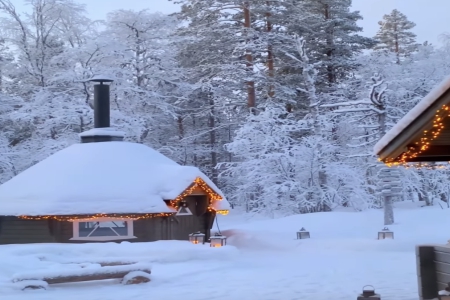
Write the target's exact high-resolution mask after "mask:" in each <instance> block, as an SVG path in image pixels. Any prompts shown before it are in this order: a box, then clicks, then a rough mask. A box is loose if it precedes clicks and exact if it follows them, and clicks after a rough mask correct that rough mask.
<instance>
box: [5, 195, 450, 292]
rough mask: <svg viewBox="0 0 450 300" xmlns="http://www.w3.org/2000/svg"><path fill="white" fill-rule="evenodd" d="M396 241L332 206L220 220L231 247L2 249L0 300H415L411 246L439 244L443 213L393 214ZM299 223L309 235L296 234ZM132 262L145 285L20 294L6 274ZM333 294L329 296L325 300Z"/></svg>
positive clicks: (377, 220)
mask: <svg viewBox="0 0 450 300" xmlns="http://www.w3.org/2000/svg"><path fill="white" fill-rule="evenodd" d="M395 214H396V222H397V224H396V225H393V226H390V229H392V230H393V231H394V232H395V240H384V241H378V240H376V233H377V231H378V230H380V229H381V228H382V227H383V226H382V219H383V217H382V212H381V211H368V212H362V213H356V212H332V213H317V214H308V215H299V216H292V217H287V218H282V219H276V220H261V219H259V220H246V219H245V218H244V217H243V216H242V215H240V214H236V213H235V214H233V213H231V214H230V215H229V216H226V217H224V216H220V217H219V218H220V219H219V225H220V229H221V230H222V231H223V232H226V233H228V234H230V233H231V232H232V233H233V234H234V235H233V236H232V237H230V238H229V244H230V245H229V246H227V247H223V248H209V247H208V246H204V245H191V244H189V243H188V242H181V241H161V242H155V243H139V244H132V243H122V244H113V243H108V244H80V245H52V244H40V245H36V244H35V245H21V246H18V245H6V246H0V299H8V300H14V299H18V300H19V299H20V300H25V299H33V300H40V299H42V300H44V299H45V300H47V299H64V300H70V299H77V300H78V299H91V300H115V299H117V300H123V299H145V298H147V297H151V299H164V300H172V299H174V300H175V299H177V300H179V299H186V300H202V299H245V298H247V299H255V300H256V299H258V300H271V299H274V300H281V299H282V300H290V299H292V300H293V299H302V300H308V299H311V300H326V299H331V298H332V299H339V300H348V299H356V297H357V294H358V293H359V292H360V291H361V288H362V287H363V286H364V285H366V284H371V285H373V286H374V287H375V288H376V290H377V291H378V292H379V293H380V294H381V296H382V298H383V300H389V299H392V300H394V299H395V300H417V299H418V296H417V279H416V266H415V263H416V261H415V253H414V246H415V245H416V244H426V243H439V244H445V243H446V242H447V240H448V239H449V238H450V232H449V231H448V230H446V228H450V218H449V215H450V209H447V208H444V209H441V208H440V207H432V208H418V207H417V204H415V203H409V204H406V205H405V204H403V205H401V206H400V207H397V208H396V210H395ZM300 227H305V228H306V229H308V230H309V231H310V232H311V237H312V238H311V239H309V240H301V241H298V240H295V239H294V238H295V232H296V231H297V230H298V229H300ZM99 259H101V260H105V259H109V260H112V261H117V260H133V261H134V260H136V261H139V262H149V263H151V265H152V273H153V274H152V281H151V282H150V283H147V284H141V285H130V286H124V285H120V284H118V282H117V281H116V280H110V281H106V282H105V281H101V282H91V283H77V284H59V285H51V286H50V288H49V289H48V290H30V291H20V290H18V289H17V287H15V286H14V285H13V284H12V283H11V279H12V278H13V276H15V275H17V274H19V273H21V272H26V271H30V270H44V269H54V268H65V269H67V268H77V266H76V265H74V264H69V263H77V262H89V261H95V260H97V261H98V260H99ZM330 296H331V298H330Z"/></svg>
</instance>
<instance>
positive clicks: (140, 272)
mask: <svg viewBox="0 0 450 300" xmlns="http://www.w3.org/2000/svg"><path fill="white" fill-rule="evenodd" d="M150 274H151V267H150V265H149V264H144V263H136V264H127V265H114V266H105V267H97V268H80V269H70V270H64V269H62V270H61V269H54V270H41V271H34V272H24V273H20V274H16V275H14V276H13V279H12V280H13V282H14V283H15V284H17V285H18V286H19V287H20V288H21V289H28V288H31V289H41V288H44V289H46V288H47V286H48V284H56V283H72V282H82V281H92V280H105V279H122V283H123V284H137V283H144V282H149V281H150Z"/></svg>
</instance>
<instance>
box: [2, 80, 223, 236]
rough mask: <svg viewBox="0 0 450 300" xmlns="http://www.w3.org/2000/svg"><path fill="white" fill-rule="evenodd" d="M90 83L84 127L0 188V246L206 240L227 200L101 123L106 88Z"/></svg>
mask: <svg viewBox="0 0 450 300" xmlns="http://www.w3.org/2000/svg"><path fill="white" fill-rule="evenodd" d="M95 81H97V82H100V84H97V85H95V86H94V106H95V109H94V112H95V113H94V122H95V127H96V128H94V129H92V130H89V131H87V132H83V133H81V134H80V137H81V143H80V144H75V145H72V146H70V147H68V148H66V149H63V150H61V151H59V152H57V153H55V154H53V155H51V156H50V157H48V158H47V159H45V160H43V161H41V162H39V163H38V164H36V165H34V166H32V167H31V168H29V169H27V170H25V171H23V172H22V173H20V174H18V175H17V176H15V177H14V178H12V179H11V180H9V181H7V182H6V183H4V184H3V185H1V186H0V244H13V243H49V242H58V243H67V242H75V243H77V242H102V241H130V242H147V241H156V240H170V239H176V240H185V239H188V235H189V234H190V233H192V232H196V231H201V232H203V233H205V234H206V236H207V237H208V236H209V235H210V230H211V228H212V226H213V223H214V219H215V217H216V214H217V213H219V214H227V213H228V210H229V208H230V207H229V203H228V202H227V200H226V199H225V197H224V195H223V194H222V192H221V191H220V190H219V189H218V188H217V186H216V185H215V184H214V183H213V182H212V181H211V180H210V179H209V178H208V177H207V176H206V175H205V174H203V173H202V172H201V171H200V170H199V169H197V168H195V167H189V166H181V165H179V164H177V163H176V162H174V161H173V160H171V159H169V158H167V157H166V156H164V155H162V154H161V153H159V152H157V151H155V150H153V149H151V148H150V147H147V146H145V145H142V144H137V143H130V142H125V141H123V137H124V134H123V133H122V132H119V131H117V130H114V129H113V128H110V125H109V122H110V121H109V86H108V85H106V84H103V83H104V82H108V81H107V80H102V79H97V80H95Z"/></svg>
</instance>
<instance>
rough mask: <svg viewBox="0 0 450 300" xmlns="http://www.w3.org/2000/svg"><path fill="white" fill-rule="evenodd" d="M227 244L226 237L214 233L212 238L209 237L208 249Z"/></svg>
mask: <svg viewBox="0 0 450 300" xmlns="http://www.w3.org/2000/svg"><path fill="white" fill-rule="evenodd" d="M226 244H227V237H226V236H224V235H221V234H220V233H216V234H215V235H214V236H212V237H210V244H209V246H210V247H214V248H219V247H222V246H225V245H226Z"/></svg>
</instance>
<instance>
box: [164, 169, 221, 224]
mask: <svg viewBox="0 0 450 300" xmlns="http://www.w3.org/2000/svg"><path fill="white" fill-rule="evenodd" d="M197 188H200V189H202V190H203V191H205V193H206V194H207V195H208V199H209V203H208V208H207V210H208V211H209V212H215V213H217V214H221V215H227V214H228V212H229V211H228V210H216V209H214V208H213V207H212V204H213V203H214V202H216V201H222V197H221V196H220V195H219V194H217V193H216V192H215V191H214V190H213V189H211V188H210V187H209V185H208V184H206V182H205V181H204V180H203V179H201V178H200V177H197V178H195V180H194V182H193V183H192V184H191V185H190V187H189V188H187V189H186V190H185V191H184V192H183V193H181V194H180V195H179V196H178V197H177V198H175V199H173V200H171V201H170V206H172V207H174V208H178V207H179V206H180V202H181V201H182V200H183V199H184V198H186V197H188V196H189V195H191V194H192V193H193V192H194V191H195V190H196V189H197Z"/></svg>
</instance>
